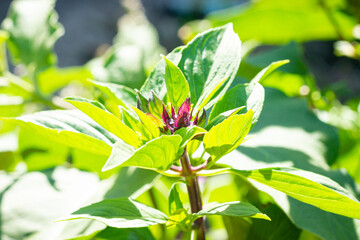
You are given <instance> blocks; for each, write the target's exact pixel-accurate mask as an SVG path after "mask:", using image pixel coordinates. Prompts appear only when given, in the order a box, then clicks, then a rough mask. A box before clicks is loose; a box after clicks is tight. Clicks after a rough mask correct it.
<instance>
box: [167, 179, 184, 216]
mask: <svg viewBox="0 0 360 240" xmlns="http://www.w3.org/2000/svg"><path fill="white" fill-rule="evenodd" d="M177 184H178V183H174V184H173V186H172V187H171V189H170V193H169V214H173V213H175V212H176V211H177V210H179V209H183V208H184V206H183V204H182V202H181V199H180V195H179V192H178V189H177Z"/></svg>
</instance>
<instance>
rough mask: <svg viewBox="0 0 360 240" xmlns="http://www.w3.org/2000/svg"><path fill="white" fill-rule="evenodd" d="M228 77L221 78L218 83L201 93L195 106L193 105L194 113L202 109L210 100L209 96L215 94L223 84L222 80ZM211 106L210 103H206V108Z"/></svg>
mask: <svg viewBox="0 0 360 240" xmlns="http://www.w3.org/2000/svg"><path fill="white" fill-rule="evenodd" d="M227 79H228V78H227V77H226V78H224V80H222V81H221V82H219V83H218V85H216V86H215V87H214V88H212V89H208V91H207V92H205V93H203V94H201V96H200V98H199V100H198V101H197V103H196V105H195V107H194V113H195V114H198V112H199V111H200V110H201V109H203V108H204V107H205V106H206V105H207V104H208V102H209V101H210V100H211V98H212V97H213V96H214V95H215V93H216V92H217V90H219V88H220V87H222V86H223V84H224V82H225V81H226V80H227ZM210 107H212V105H208V106H207V107H206V108H205V110H206V109H208V108H210Z"/></svg>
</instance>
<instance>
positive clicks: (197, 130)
mask: <svg viewBox="0 0 360 240" xmlns="http://www.w3.org/2000/svg"><path fill="white" fill-rule="evenodd" d="M205 133H206V130H205V129H203V128H201V127H198V126H195V125H194V126H189V127H186V128H180V129H179V130H176V131H175V134H178V135H180V136H181V137H182V142H181V145H180V146H181V147H182V148H183V147H186V144H187V143H188V142H189V141H190V140H192V139H193V138H195V137H198V136H201V135H204V134H205Z"/></svg>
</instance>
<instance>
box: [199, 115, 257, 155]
mask: <svg viewBox="0 0 360 240" xmlns="http://www.w3.org/2000/svg"><path fill="white" fill-rule="evenodd" d="M253 114H254V113H253V111H252V110H251V109H250V110H249V111H248V112H247V113H246V114H242V115H235V116H231V117H229V118H228V119H226V120H224V121H223V122H222V123H220V124H218V125H216V126H214V127H213V128H212V129H210V131H209V132H208V133H206V134H205V136H204V141H203V143H204V148H205V151H206V152H208V153H209V154H210V155H211V157H212V161H217V160H218V159H219V158H221V157H222V156H224V155H225V154H227V153H229V152H231V151H232V150H234V149H235V148H237V147H238V146H239V145H240V144H241V143H242V142H243V141H244V138H245V136H246V135H247V134H248V132H249V131H250V128H251V122H252V118H253Z"/></svg>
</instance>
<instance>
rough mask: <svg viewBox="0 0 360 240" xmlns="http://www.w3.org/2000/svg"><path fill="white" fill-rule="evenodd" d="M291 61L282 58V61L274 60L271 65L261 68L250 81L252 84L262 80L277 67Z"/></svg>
mask: <svg viewBox="0 0 360 240" xmlns="http://www.w3.org/2000/svg"><path fill="white" fill-rule="evenodd" d="M287 63H289V60H282V61H276V62H272V63H271V64H270V65H269V66H267V67H266V68H264V69H263V70H261V71H260V72H259V73H258V74H257V75H256V76H255V77H254V78H253V79H252V80H251V82H250V84H255V83H259V82H261V81H262V80H263V79H265V78H266V77H267V76H269V75H270V74H271V73H272V72H273V71H275V70H276V69H277V68H279V67H281V66H282V65H284V64H287Z"/></svg>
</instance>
